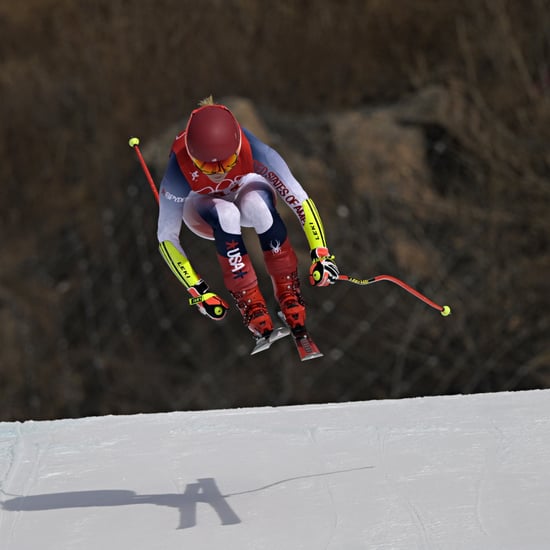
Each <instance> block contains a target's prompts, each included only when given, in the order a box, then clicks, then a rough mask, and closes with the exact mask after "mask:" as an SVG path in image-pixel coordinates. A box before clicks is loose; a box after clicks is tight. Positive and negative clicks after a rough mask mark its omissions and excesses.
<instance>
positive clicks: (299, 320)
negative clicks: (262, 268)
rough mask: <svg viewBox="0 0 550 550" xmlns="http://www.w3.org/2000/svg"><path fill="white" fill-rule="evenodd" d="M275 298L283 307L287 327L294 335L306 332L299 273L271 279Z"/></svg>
mask: <svg viewBox="0 0 550 550" xmlns="http://www.w3.org/2000/svg"><path fill="white" fill-rule="evenodd" d="M271 279H272V281H273V288H274V291H275V296H276V297H277V300H278V302H279V305H280V306H281V311H282V313H283V315H284V318H285V320H286V323H287V325H288V326H289V328H290V330H291V331H292V332H293V333H294V334H298V333H300V332H303V331H304V330H305V324H306V308H305V302H304V299H303V298H302V294H301V292H300V281H299V279H298V272H297V271H293V272H291V273H289V274H287V275H276V276H272V277H271Z"/></svg>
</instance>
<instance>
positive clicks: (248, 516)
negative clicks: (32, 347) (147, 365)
mask: <svg viewBox="0 0 550 550" xmlns="http://www.w3.org/2000/svg"><path fill="white" fill-rule="evenodd" d="M0 548H1V549H2V550H36V549H40V550H46V549H51V550H71V549H75V550H76V549H78V550H97V549H98V548H101V549H103V550H110V549H112V550H115V549H116V550H121V549H131V550H157V549H158V550H184V549H185V550H187V549H192V550H195V549H197V550H198V549H201V550H209V549H212V550H213V549H216V550H218V549H225V550H246V549H250V550H263V549H265V550H294V549H303V550H359V549H369V550H371V549H392V550H397V549H399V550H401V549H402V550H414V549H425V550H432V549H441V550H453V549H465V550H466V549H468V550H473V549H480V550H492V549H494V550H497V549H498V550H506V549H509V550H530V549H536V550H546V549H548V548H550V390H534V391H524V392H510V393H495V394H483V395H467V396H445V397H426V398H416V399H400V400H384V401H368V402H355V403H339V404H322V405H304V406H290V407H275V408H272V407H263V408H247V409H231V410H212V411H199V412H174V413H162V414H147V415H132V416H105V417H93V418H83V419H74V420H73V419H67V420H56V421H47V422H31V421H30V422H24V423H17V422H13V423H12V422H9V423H0Z"/></svg>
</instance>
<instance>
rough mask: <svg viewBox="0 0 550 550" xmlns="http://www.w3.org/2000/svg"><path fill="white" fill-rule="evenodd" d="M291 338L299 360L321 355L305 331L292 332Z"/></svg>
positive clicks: (307, 359)
mask: <svg viewBox="0 0 550 550" xmlns="http://www.w3.org/2000/svg"><path fill="white" fill-rule="evenodd" d="M292 338H293V340H294V344H295V345H296V349H297V350H298V355H299V356H300V361H309V360H310V359H315V358H317V357H323V354H322V353H321V352H320V351H319V348H318V347H317V345H316V344H315V342H314V341H313V340H312V338H311V336H310V335H309V334H308V333H307V332H305V331H303V332H301V333H300V334H294V333H292Z"/></svg>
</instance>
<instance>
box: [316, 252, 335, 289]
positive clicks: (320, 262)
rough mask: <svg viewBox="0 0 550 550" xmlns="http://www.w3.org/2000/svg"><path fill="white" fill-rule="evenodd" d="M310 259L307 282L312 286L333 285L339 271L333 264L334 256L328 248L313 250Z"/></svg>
mask: <svg viewBox="0 0 550 550" xmlns="http://www.w3.org/2000/svg"><path fill="white" fill-rule="evenodd" d="M311 259H312V264H311V266H310V268H309V282H310V283H311V284H312V285H313V286H328V285H333V284H334V283H335V282H336V281H337V280H338V275H340V271H339V269H338V266H337V265H336V264H335V263H334V256H332V255H331V253H330V252H329V251H328V248H325V247H318V248H314V249H313V250H312V251H311Z"/></svg>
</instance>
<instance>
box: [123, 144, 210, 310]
mask: <svg viewBox="0 0 550 550" xmlns="http://www.w3.org/2000/svg"><path fill="white" fill-rule="evenodd" d="M128 145H129V146H130V147H131V148H132V149H134V151H135V152H136V155H137V158H138V160H139V163H140V164H141V168H142V169H143V172H144V174H145V177H146V178H147V181H148V182H149V187H151V191H153V195H155V199H156V201H157V204H158V202H159V192H158V191H157V186H156V185H155V181H154V180H153V176H151V172H149V168H148V167H147V163H146V162H145V159H144V158H143V155H142V154H141V151H140V150H139V147H138V146H139V138H137V137H131V138H130V139H129V140H128ZM211 297H212V292H206V293H204V294H201V295H199V296H195V297H193V298H189V305H191V306H194V305H196V304H198V303H199V302H205V301H206V300H208V299H209V298H211Z"/></svg>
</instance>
